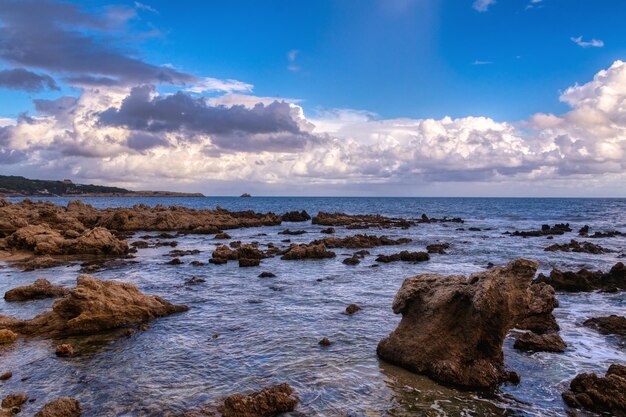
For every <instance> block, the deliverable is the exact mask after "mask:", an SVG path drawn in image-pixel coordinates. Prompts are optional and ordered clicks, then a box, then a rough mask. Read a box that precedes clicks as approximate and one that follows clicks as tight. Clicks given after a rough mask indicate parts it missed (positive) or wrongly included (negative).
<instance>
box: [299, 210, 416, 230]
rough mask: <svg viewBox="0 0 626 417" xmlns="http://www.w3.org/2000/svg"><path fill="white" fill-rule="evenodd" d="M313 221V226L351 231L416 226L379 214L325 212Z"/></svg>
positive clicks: (410, 222) (412, 223)
mask: <svg viewBox="0 0 626 417" xmlns="http://www.w3.org/2000/svg"><path fill="white" fill-rule="evenodd" d="M311 221H312V223H313V224H319V225H321V226H346V227H347V228H349V229H368V228H371V227H380V228H390V227H401V228H407V227H409V226H414V225H415V222H414V221H409V220H405V219H398V218H392V217H385V216H381V215H378V214H357V215H351V214H346V213H326V212H323V211H320V212H319V213H318V214H317V216H315V217H313V219H312V220H311Z"/></svg>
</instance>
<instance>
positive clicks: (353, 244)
mask: <svg viewBox="0 0 626 417" xmlns="http://www.w3.org/2000/svg"><path fill="white" fill-rule="evenodd" d="M410 242H411V239H408V238H400V239H390V238H389V237H387V236H375V235H354V236H347V237H344V238H338V237H327V238H324V239H320V240H315V241H313V242H312V243H313V244H319V243H323V244H324V246H326V247H327V248H330V249H333V248H349V249H361V248H373V247H375V246H392V245H404V244H406V243H410Z"/></svg>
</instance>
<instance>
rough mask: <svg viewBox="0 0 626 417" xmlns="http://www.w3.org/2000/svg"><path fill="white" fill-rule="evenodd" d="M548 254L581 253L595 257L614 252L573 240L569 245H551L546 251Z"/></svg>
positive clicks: (589, 243)
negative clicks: (559, 252) (558, 252)
mask: <svg viewBox="0 0 626 417" xmlns="http://www.w3.org/2000/svg"><path fill="white" fill-rule="evenodd" d="M544 250H545V251H546V252H557V251H561V252H579V253H591V254H594V255H599V254H602V253H611V252H613V251H612V250H610V249H607V248H604V247H602V246H600V245H596V244H595V243H591V242H579V241H577V240H574V239H572V240H571V241H570V242H569V243H562V244H558V243H555V244H554V245H550V246H548V247H547V248H545V249H544Z"/></svg>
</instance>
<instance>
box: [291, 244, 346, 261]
mask: <svg viewBox="0 0 626 417" xmlns="http://www.w3.org/2000/svg"><path fill="white" fill-rule="evenodd" d="M335 256H337V255H336V254H335V252H331V251H329V250H328V249H326V246H325V245H324V244H323V243H320V244H313V243H309V244H308V245H304V244H303V245H296V244H292V245H291V246H289V248H288V249H287V250H286V251H285V253H284V254H283V256H282V257H281V258H280V259H283V260H287V261H291V260H298V259H324V258H334V257H335Z"/></svg>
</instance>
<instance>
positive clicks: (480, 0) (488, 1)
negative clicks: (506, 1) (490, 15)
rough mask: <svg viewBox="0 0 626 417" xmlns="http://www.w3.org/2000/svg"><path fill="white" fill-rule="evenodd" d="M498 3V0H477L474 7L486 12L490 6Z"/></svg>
mask: <svg viewBox="0 0 626 417" xmlns="http://www.w3.org/2000/svg"><path fill="white" fill-rule="evenodd" d="M495 3H496V0H475V1H474V4H473V5H472V7H473V8H474V9H475V10H477V11H479V12H481V13H482V12H486V11H487V10H488V9H489V6H491V5H493V4H495Z"/></svg>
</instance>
